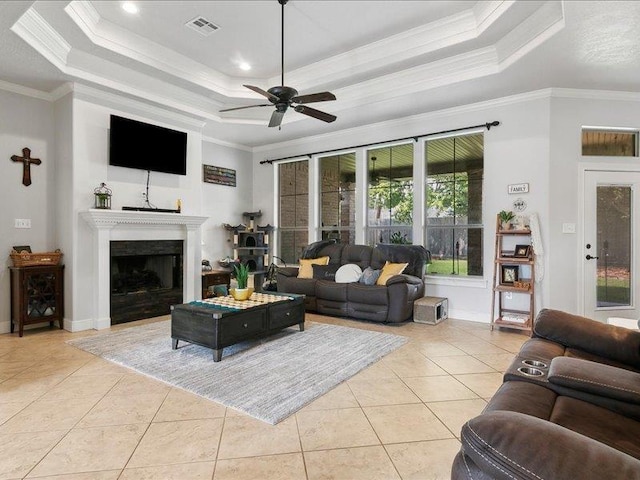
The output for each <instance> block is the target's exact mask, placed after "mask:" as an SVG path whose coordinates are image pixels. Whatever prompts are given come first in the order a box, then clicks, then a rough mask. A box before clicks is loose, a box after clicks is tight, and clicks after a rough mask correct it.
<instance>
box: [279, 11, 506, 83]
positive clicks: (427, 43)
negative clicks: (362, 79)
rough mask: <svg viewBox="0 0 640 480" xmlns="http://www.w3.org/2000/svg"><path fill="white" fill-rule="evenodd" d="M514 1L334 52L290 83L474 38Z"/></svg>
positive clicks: (385, 63)
mask: <svg viewBox="0 0 640 480" xmlns="http://www.w3.org/2000/svg"><path fill="white" fill-rule="evenodd" d="M478 3H479V4H480V3H484V2H478ZM514 3H515V2H514V1H492V2H487V5H486V7H484V8H477V9H476V7H474V8H473V9H468V10H465V11H463V12H460V13H458V14H455V15H450V16H448V17H445V18H442V19H439V20H436V21H434V22H430V23H428V24H426V25H421V26H419V27H416V28H412V29H410V30H407V31H405V32H401V33H399V34H396V35H392V36H390V37H387V38H384V39H382V40H379V41H377V42H373V43H370V44H368V45H364V46H362V47H359V48H355V49H353V50H350V51H349V52H345V53H342V54H340V55H335V56H333V57H330V58H328V59H326V60H321V61H319V62H316V63H314V64H311V65H308V66H305V67H302V68H299V69H297V70H293V71H291V72H288V73H287V77H288V78H289V83H290V84H295V85H297V86H299V87H300V90H301V91H302V90H304V89H305V88H312V87H313V86H314V85H318V84H322V83H325V82H329V81H332V82H335V81H336V80H342V79H346V78H349V77H351V76H352V75H353V72H354V71H355V72H359V73H362V72H367V71H372V70H377V69H381V68H385V67H387V68H388V67H389V65H393V64H397V63H399V62H402V61H405V60H408V59H411V58H414V57H417V56H420V55H425V54H427V53H432V52H435V51H437V50H440V49H443V48H446V47H450V46H453V45H457V44H460V43H462V42H466V41H469V40H473V39H476V38H478V37H479V36H480V35H481V34H482V33H484V31H485V30H486V29H487V28H489V27H490V26H491V25H492V24H494V23H495V22H496V21H497V20H498V19H499V18H500V16H502V15H503V14H504V13H506V11H507V10H508V9H509V8H510V7H511V6H512V5H514ZM476 6H477V4H476ZM476 10H477V11H476ZM277 82H279V77H272V78H269V79H268V84H269V85H272V84H277Z"/></svg>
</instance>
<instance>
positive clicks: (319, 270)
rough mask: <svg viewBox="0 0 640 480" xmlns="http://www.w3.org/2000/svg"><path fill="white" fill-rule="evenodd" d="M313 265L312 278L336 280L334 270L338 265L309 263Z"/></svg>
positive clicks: (335, 270)
mask: <svg viewBox="0 0 640 480" xmlns="http://www.w3.org/2000/svg"><path fill="white" fill-rule="evenodd" d="M311 266H312V267H313V278H315V279H316V280H331V281H334V282H335V280H336V272H337V271H338V268H340V265H331V264H329V265H311Z"/></svg>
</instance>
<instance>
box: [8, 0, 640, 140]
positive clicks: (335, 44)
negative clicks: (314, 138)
mask: <svg viewBox="0 0 640 480" xmlns="http://www.w3.org/2000/svg"><path fill="white" fill-rule="evenodd" d="M121 3H122V2H119V1H78V0H76V1H72V2H67V1H38V2H20V1H13V2H0V88H3V87H4V88H8V89H14V90H15V89H16V88H15V86H16V85H19V86H21V87H20V88H28V89H33V90H34V92H33V93H35V94H41V95H42V96H43V97H45V98H46V97H47V96H49V97H53V96H55V91H56V89H57V88H59V87H61V86H62V85H63V84H64V83H65V82H70V81H73V82H77V83H80V84H86V85H90V86H93V87H99V88H101V89H104V90H107V91H117V92H120V93H121V94H124V95H126V96H129V97H131V98H137V99H140V100H143V101H145V102H149V103H152V104H157V105H162V106H165V107H168V108H170V109H172V110H175V111H180V112H184V113H187V114H189V115H190V116H194V117H196V118H200V119H202V120H204V121H205V122H206V127H205V135H206V136H209V137H212V138H217V139H220V140H223V141H227V142H231V143H236V144H240V145H246V146H251V147H255V146H262V145H266V144H272V143H279V142H283V141H287V140H292V139H296V138H301V137H305V136H309V135H317V134H322V133H327V132H332V131H337V130H342V129H345V128H351V127H356V126H359V125H363V124H368V123H372V122H378V121H383V120H389V119H395V118H402V117H405V116H408V115H412V114H416V113H423V112H428V111H432V110H437V109H442V108H448V107H453V106H457V105H464V104H468V103H473V102H478V101H483V100H489V99H492V98H498V97H502V96H505V95H509V94H515V93H522V92H528V91H532V90H537V89H541V88H549V87H558V88H584V89H597V90H619V91H631V92H638V91H640V36H639V35H638V33H637V32H638V30H637V25H639V24H640V2H634V1H625V2H613V1H607V2H593V1H590V2H587V1H567V2H562V1H554V0H551V1H547V2H544V1H533V0H532V1H518V2H516V1H480V2H474V1H451V2H439V1H400V0H394V1H364V0H356V1H347V0H336V1H330V0H321V1H316V0H290V1H289V3H288V4H287V5H286V7H285V83H286V84H287V85H289V86H292V87H294V88H296V89H297V90H298V91H299V92H300V93H301V94H307V93H314V92H318V91H323V90H330V91H332V92H333V93H334V94H335V95H336V97H337V100H336V101H335V102H324V103H317V104H313V105H312V106H313V107H314V108H318V109H320V110H323V111H326V112H329V113H332V114H334V115H337V117H338V120H337V121H335V122H334V123H331V124H327V123H324V122H321V121H319V120H316V119H313V118H308V117H306V116H304V115H300V114H298V113H296V112H294V111H292V110H291V109H290V110H289V111H288V112H287V114H286V115H285V120H284V122H283V126H282V130H278V129H273V128H271V129H270V128H267V126H266V124H267V122H268V119H269V116H270V114H271V111H272V110H273V108H272V107H267V108H254V109H246V110H240V111H235V112H228V113H224V114H220V113H219V110H220V109H222V108H229V107H235V106H244V105H252V104H259V103H268V102H265V99H264V98H262V97H260V96H259V95H258V94H255V93H254V92H252V91H250V90H248V89H246V88H244V87H242V84H251V85H256V86H258V87H260V88H263V89H265V90H266V89H268V88H270V87H272V86H275V85H280V14H281V7H280V5H279V4H278V3H277V1H276V0H262V1H249V0H243V1H184V2H178V1H138V2H136V3H137V4H138V6H139V7H140V11H139V13H138V14H136V15H130V14H127V13H126V12H124V11H123V10H122V9H121ZM196 16H203V17H205V18H206V19H207V20H209V21H211V22H213V23H214V24H216V25H218V26H219V27H220V29H219V30H218V31H216V32H214V33H212V34H211V35H210V36H206V37H205V36H202V35H200V34H199V33H197V32H194V31H193V30H191V29H189V28H187V27H186V26H185V23H186V22H188V21H189V20H191V19H193V18H194V17H196ZM243 61H244V62H248V63H250V64H251V65H252V67H253V68H252V70H251V71H249V72H244V71H242V70H240V68H239V64H240V63H241V62H243Z"/></svg>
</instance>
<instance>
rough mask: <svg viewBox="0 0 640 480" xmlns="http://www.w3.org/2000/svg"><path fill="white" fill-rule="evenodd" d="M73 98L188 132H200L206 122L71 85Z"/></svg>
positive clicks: (108, 93) (79, 85) (111, 94)
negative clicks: (136, 114) (140, 116)
mask: <svg viewBox="0 0 640 480" xmlns="http://www.w3.org/2000/svg"><path fill="white" fill-rule="evenodd" d="M72 89H73V97H74V98H76V99H79V100H86V101H90V102H92V103H97V104H99V105H104V106H110V107H115V108H118V109H120V110H123V111H137V112H141V113H142V114H143V115H147V116H149V117H151V118H160V119H162V120H164V121H167V122H168V123H170V124H172V125H180V126H182V127H184V128H187V129H190V130H197V131H201V130H202V129H203V128H204V126H205V124H206V122H205V120H204V119H202V118H200V117H191V116H187V115H184V114H181V113H177V112H172V111H170V110H166V109H163V108H161V107H156V106H154V105H150V104H148V103H144V102H140V101H138V100H134V99H130V98H126V97H123V96H122V95H118V94H114V93H110V92H105V91H103V90H100V89H97V88H94V87H89V86H87V85H82V84H79V83H76V84H73V86H72Z"/></svg>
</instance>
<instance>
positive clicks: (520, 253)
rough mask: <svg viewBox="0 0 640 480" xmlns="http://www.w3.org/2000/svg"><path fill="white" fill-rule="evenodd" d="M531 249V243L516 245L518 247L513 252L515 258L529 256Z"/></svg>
mask: <svg viewBox="0 0 640 480" xmlns="http://www.w3.org/2000/svg"><path fill="white" fill-rule="evenodd" d="M530 251H531V245H516V249H515V251H514V252H513V256H514V257H515V258H528V257H529V252H530Z"/></svg>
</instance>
